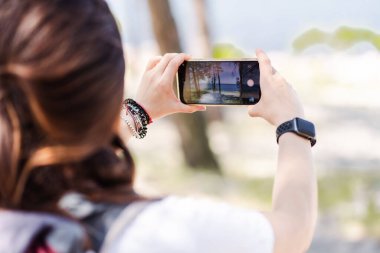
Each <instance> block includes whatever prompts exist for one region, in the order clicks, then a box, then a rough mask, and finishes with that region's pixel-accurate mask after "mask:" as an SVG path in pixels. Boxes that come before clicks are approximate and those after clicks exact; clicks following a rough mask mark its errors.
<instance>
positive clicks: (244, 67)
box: [177, 59, 261, 105]
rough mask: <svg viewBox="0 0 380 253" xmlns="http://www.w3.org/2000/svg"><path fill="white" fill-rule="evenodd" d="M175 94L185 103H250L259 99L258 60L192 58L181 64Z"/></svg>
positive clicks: (254, 102)
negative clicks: (176, 92)
mask: <svg viewBox="0 0 380 253" xmlns="http://www.w3.org/2000/svg"><path fill="white" fill-rule="evenodd" d="M177 85H178V87H177V88H178V97H179V98H180V100H181V101H182V103H184V104H202V105H253V104H256V103H257V102H259V100H260V97H261V91H260V69H259V63H258V61H257V59H238V60H210V59H194V60H189V61H185V62H184V63H183V64H181V65H180V67H179V69H178V73H177Z"/></svg>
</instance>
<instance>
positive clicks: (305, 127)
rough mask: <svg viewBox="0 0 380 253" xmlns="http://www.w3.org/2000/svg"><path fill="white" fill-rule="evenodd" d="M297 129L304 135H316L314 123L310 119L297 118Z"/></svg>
mask: <svg viewBox="0 0 380 253" xmlns="http://www.w3.org/2000/svg"><path fill="white" fill-rule="evenodd" d="M297 129H298V132H300V133H301V134H303V135H307V136H310V137H313V138H314V137H315V128H314V124H313V123H311V122H309V121H306V120H303V119H300V118H297Z"/></svg>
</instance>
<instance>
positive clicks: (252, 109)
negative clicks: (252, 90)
mask: <svg viewBox="0 0 380 253" xmlns="http://www.w3.org/2000/svg"><path fill="white" fill-rule="evenodd" d="M256 55H257V59H258V61H259V66H260V89H261V98H260V101H259V102H258V103H257V104H256V105H251V106H249V107H248V114H249V115H250V116H251V117H262V118H264V119H265V120H267V121H268V122H269V123H271V124H272V125H274V126H276V127H277V126H279V125H280V124H282V123H284V122H285V121H288V120H291V119H293V118H295V117H299V118H304V111H303V107H302V105H301V102H300V100H299V98H298V96H297V93H296V92H295V90H294V89H293V88H292V86H291V85H290V84H289V83H288V82H287V81H286V80H285V79H284V78H283V77H282V76H281V75H280V74H279V73H278V72H277V71H276V70H275V69H274V68H273V67H272V65H271V62H270V60H269V58H268V56H267V55H266V54H265V53H264V52H263V51H262V50H256Z"/></svg>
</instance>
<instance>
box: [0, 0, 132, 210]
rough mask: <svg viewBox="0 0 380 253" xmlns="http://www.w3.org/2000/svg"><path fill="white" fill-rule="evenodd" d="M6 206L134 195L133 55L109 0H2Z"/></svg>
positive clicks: (1, 195) (0, 118)
mask: <svg viewBox="0 0 380 253" xmlns="http://www.w3.org/2000/svg"><path fill="white" fill-rule="evenodd" d="M0 32H1V34H0V207H3V208H11V209H24V210H44V211H53V212H55V211H57V209H58V208H57V201H58V200H59V199H60V198H61V197H62V195H63V194H65V193H66V192H69V191H75V192H80V193H83V194H85V195H86V196H87V197H88V198H90V199H92V200H94V201H110V202H128V201H131V200H133V199H134V198H137V197H136V195H135V194H134V192H133V189H132V183H133V173H134V165H133V160H132V158H131V156H130V154H129V152H128V150H127V148H126V147H125V146H124V144H123V142H122V141H121V139H120V138H119V137H118V133H117V132H116V127H115V123H116V122H117V117H118V115H119V112H120V105H121V103H122V96H123V86H124V81H123V80H124V72H125V62H124V55H123V49H122V43H121V39H120V34H119V32H118V29H117V25H116V22H115V20H114V18H113V16H112V14H111V12H110V10H109V8H108V6H107V4H106V2H105V1H104V0H0Z"/></svg>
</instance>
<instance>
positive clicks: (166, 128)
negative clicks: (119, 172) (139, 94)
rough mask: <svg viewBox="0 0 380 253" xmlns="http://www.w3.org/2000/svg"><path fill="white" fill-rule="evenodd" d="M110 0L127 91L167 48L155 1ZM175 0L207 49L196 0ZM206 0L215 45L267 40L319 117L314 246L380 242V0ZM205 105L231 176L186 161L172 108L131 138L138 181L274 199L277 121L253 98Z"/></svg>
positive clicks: (238, 199) (264, 203) (344, 248)
mask: <svg viewBox="0 0 380 253" xmlns="http://www.w3.org/2000/svg"><path fill="white" fill-rule="evenodd" d="M109 2H110V4H111V7H112V9H113V11H114V14H115V16H116V17H117V19H118V22H119V24H120V30H121V31H122V33H123V38H124V42H125V48H126V55H127V60H128V69H127V77H126V87H127V95H128V96H133V95H134V94H135V92H136V88H137V86H138V83H139V79H140V77H141V74H142V71H143V69H144V66H145V64H146V62H147V61H148V59H149V57H151V56H154V55H157V54H160V53H159V47H158V45H157V43H156V39H155V36H154V34H153V32H152V26H151V18H150V12H149V8H148V4H147V1H145V0H144V1H143V0H110V1H109ZM169 2H170V4H171V11H172V13H173V16H174V18H175V22H176V23H177V28H178V33H179V37H180V41H181V45H182V48H183V49H184V51H185V52H188V53H191V54H192V55H193V56H194V57H202V56H204V49H203V48H204V46H205V45H204V44H202V40H201V37H200V34H199V24H198V22H197V20H198V18H199V16H198V15H199V13H198V12H197V11H196V8H194V2H195V1H190V0H181V1H180V0H171V1H169ZM204 2H205V3H206V5H205V6H204V8H205V15H206V21H207V26H208V31H209V41H208V42H209V44H210V45H211V46H212V47H213V50H212V53H213V55H214V56H215V57H221V56H224V57H226V56H239V57H241V56H246V57H252V56H254V49H255V48H256V47H259V48H262V49H264V50H266V51H267V52H268V54H269V56H270V58H271V59H272V63H273V65H274V66H275V67H276V69H277V70H278V71H279V72H280V73H281V74H282V75H283V76H285V77H286V79H287V80H288V81H289V82H290V83H291V84H292V85H293V86H294V88H295V89H296V90H297V92H298V93H299V95H300V98H301V100H302V101H303V103H304V105H305V110H306V115H307V118H308V119H309V120H311V121H313V122H315V124H316V128H317V139H318V143H317V145H316V146H315V148H313V153H314V158H315V167H316V169H317V170H318V173H319V196H320V218H319V223H318V228H317V232H316V236H315V240H314V242H313V245H312V247H311V249H310V250H309V252H313V253H314V252H334V253H340V252H342V253H343V252H344V253H350V252H361V253H367V252H368V253H374V252H380V245H379V241H380V151H379V150H380V149H379V147H378V145H377V144H378V143H380V130H379V129H380V98H379V96H380V71H379V66H380V52H379V50H380V19H379V15H378V10H380V2H379V1H378V0H363V1H347V0H345V1H344V0H335V1H328V0H319V1H316V0H313V1H273V0H271V1H250V0H244V1H228V0H205V1H204ZM204 114H205V115H206V118H208V119H209V120H208V128H207V133H208V137H209V141H210V146H211V149H212V151H213V152H214V153H215V155H216V157H217V159H218V161H219V163H220V165H221V171H222V175H223V176H221V175H219V174H217V173H216V174H215V173H209V172H207V171H206V170H199V169H198V170H194V169H190V168H188V166H187V165H186V163H185V160H184V156H183V152H182V150H181V147H180V135H179V133H178V131H177V128H176V127H175V126H174V124H173V121H172V120H171V119H170V118H168V119H163V120H159V121H158V122H155V123H154V124H153V125H151V127H150V128H149V133H148V136H147V138H146V139H144V140H141V141H140V140H134V141H131V143H130V145H129V146H130V148H131V150H132V152H133V153H134V155H135V157H136V159H137V167H138V184H137V187H138V189H139V190H140V191H141V192H143V193H146V194H149V195H159V194H168V193H175V194H192V195H202V196H207V197H212V198H216V199H221V200H223V201H227V202H230V203H234V204H237V205H241V206H249V207H253V208H258V209H266V208H268V207H269V206H270V198H271V187H272V183H273V175H274V171H275V166H276V152H277V144H276V142H275V133H274V131H275V129H274V127H272V126H270V125H269V124H268V123H266V122H264V121H263V120H261V119H252V118H249V117H248V115H247V110H246V108H245V107H227V108H222V109H221V114H222V116H221V117H220V118H219V119H217V120H213V119H212V117H211V116H210V115H211V113H210V112H207V113H204ZM210 118H211V119H210ZM194 138H196V136H194Z"/></svg>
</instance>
